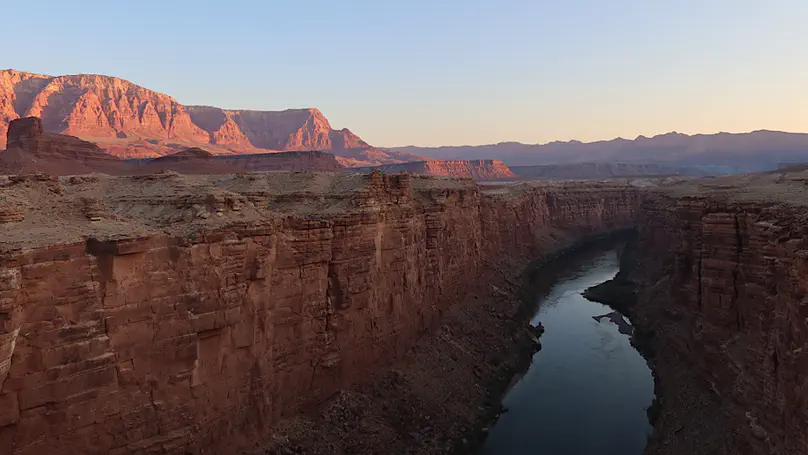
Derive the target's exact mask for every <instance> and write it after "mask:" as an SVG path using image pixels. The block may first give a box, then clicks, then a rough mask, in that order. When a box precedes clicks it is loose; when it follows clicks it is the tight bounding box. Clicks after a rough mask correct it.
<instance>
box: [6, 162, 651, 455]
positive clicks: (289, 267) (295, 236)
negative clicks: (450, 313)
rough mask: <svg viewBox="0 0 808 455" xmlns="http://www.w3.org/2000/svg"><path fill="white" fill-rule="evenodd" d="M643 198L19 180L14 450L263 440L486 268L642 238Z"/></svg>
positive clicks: (249, 181) (356, 184)
mask: <svg viewBox="0 0 808 455" xmlns="http://www.w3.org/2000/svg"><path fill="white" fill-rule="evenodd" d="M639 197H640V196H639V194H638V193H637V192H636V191H635V190H633V189H631V188H629V187H619V188H618V187H615V186H600V187H598V186H589V187H586V188H576V187H574V186H573V187H567V186H563V185H559V186H554V187H551V188H540V187H535V186H525V185H522V186H518V187H492V188H486V189H485V191H484V192H481V190H480V188H479V187H478V186H477V185H476V184H474V183H473V182H472V181H470V180H452V179H434V178H423V177H410V176H409V175H406V174H403V175H396V176H384V175H382V174H378V173H374V174H372V175H370V176H367V175H356V174H342V175H328V174H294V173H293V174H268V175H260V174H253V175H241V176H227V177H194V178H190V177H183V176H177V175H172V174H164V175H154V176H146V177H133V178H106V177H71V178H64V179H62V180H56V179H41V178H40V179H37V178H24V177H17V178H14V180H12V181H9V182H7V183H6V184H4V185H0V215H2V214H6V215H7V216H0V237H2V238H3V243H2V244H1V245H2V255H0V316H2V317H0V385H2V389H1V390H0V404H2V405H1V406H0V447H4V448H7V449H8V453H12V454H14V455H23V454H25V455H28V454H39V453H104V454H106V453H228V452H230V451H232V450H234V449H235V448H237V447H245V446H249V445H251V444H253V443H255V442H259V441H261V440H264V438H266V437H267V431H268V428H269V427H270V426H271V425H272V424H273V423H275V422H277V421H278V419H280V418H281V417H283V416H288V415H291V414H294V413H295V412H297V411H298V410H299V409H301V407H303V406H305V405H307V404H312V403H319V402H322V401H323V400H325V399H326V398H327V397H329V396H331V395H332V394H333V393H334V392H335V391H336V390H338V389H339V388H342V387H346V386H348V385H350V384H351V383H353V382H355V381H357V380H360V379H362V378H364V377H366V376H367V375H368V374H369V373H372V372H373V371H376V370H378V369H379V368H380V366H382V365H386V364H389V363H390V362H392V361H394V360H396V359H400V358H401V357H402V356H403V354H404V353H405V352H406V351H407V350H408V349H409V347H410V346H412V345H413V343H414V342H415V341H416V340H417V339H418V338H419V337H420V336H421V335H422V334H423V333H425V332H426V331H429V330H430V328H431V327H432V326H433V325H434V323H435V322H436V321H438V320H439V319H440V317H441V315H442V314H443V313H444V312H445V311H446V310H447V309H448V308H449V307H450V306H452V305H453V304H454V303H456V302H458V301H459V300H458V299H459V298H460V296H462V295H463V293H464V290H465V289H466V288H467V283H468V282H469V280H474V279H475V278H474V277H476V276H478V272H479V271H480V269H481V267H482V265H483V263H484V262H485V261H486V260H488V256H489V255H496V256H497V257H503V256H506V257H516V256H529V255H531V254H535V255H540V254H543V253H544V252H546V251H547V250H548V249H550V248H551V247H557V246H559V245H561V244H563V243H564V242H565V241H571V240H574V239H575V238H576V237H579V236H580V235H582V234H584V233H595V232H599V231H605V230H610V229H613V228H617V227H626V226H630V225H632V224H633V221H634V210H635V208H636V206H637V205H638V200H639ZM525 210H527V211H528V212H525ZM534 211H535V213H533V212H534ZM32 233H35V234H36V235H31V234H32ZM556 237H557V238H556ZM558 238H560V239H561V240H558ZM526 247H527V249H526Z"/></svg>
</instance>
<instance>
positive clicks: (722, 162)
mask: <svg viewBox="0 0 808 455" xmlns="http://www.w3.org/2000/svg"><path fill="white" fill-rule="evenodd" d="M389 150H391V151H394V152H406V153H414V154H418V155H424V156H428V157H431V158H435V159H443V160H456V159H482V158H490V157H496V158H497V159H500V160H502V161H504V162H505V163H506V164H508V165H509V166H529V165H544V164H563V163H584V162H601V163H606V162H622V163H642V164H659V165H668V166H701V167H706V168H714V169H721V170H722V173H725V172H731V171H734V172H739V171H757V170H769V169H775V168H777V165H778V163H781V162H800V161H808V134H804V133H784V132H779V131H767V130H760V131H754V132H751V133H717V134H695V135H687V134H681V133H675V132H674V133H667V134H661V135H658V136H654V137H651V138H647V137H645V136H639V137H637V138H636V139H634V140H628V139H622V138H618V139H613V140H610V141H598V142H589V143H584V142H580V141H569V142H551V143H548V144H541V145H540V144H522V143H519V142H502V143H498V144H490V145H480V146H448V147H415V146H408V147H393V148H390V149H389Z"/></svg>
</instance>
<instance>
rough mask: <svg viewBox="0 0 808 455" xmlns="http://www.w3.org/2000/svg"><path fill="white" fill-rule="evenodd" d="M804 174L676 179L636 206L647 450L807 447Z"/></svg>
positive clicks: (794, 449)
mask: <svg viewBox="0 0 808 455" xmlns="http://www.w3.org/2000/svg"><path fill="white" fill-rule="evenodd" d="M806 181H808V177H806V173H805V172H802V173H793V174H769V175H758V176H747V177H740V178H733V179H723V180H721V179H717V180H714V181H713V182H714V183H709V182H710V181H706V182H705V183H702V184H685V185H683V186H682V187H681V188H674V189H673V190H672V191H670V192H668V193H665V194H659V195H657V196H655V197H652V198H651V199H649V201H648V202H647V203H646V205H645V206H644V208H643V210H642V211H641V218H640V222H639V225H640V235H639V248H638V252H639V254H640V256H641V262H640V265H641V267H640V273H639V275H640V276H641V280H640V281H641V282H642V283H643V293H642V294H641V298H640V299H639V302H638V304H637V308H636V311H637V317H638V321H637V325H638V326H640V327H642V328H643V329H644V330H645V331H646V332H648V333H649V334H651V335H652V338H651V339H652V345H653V347H654V349H655V351H656V358H655V370H656V375H657V379H658V384H657V387H658V390H657V392H658V395H659V397H660V399H661V414H660V416H659V419H658V422H657V425H656V427H657V432H656V434H655V436H654V438H653V439H652V440H651V443H650V444H649V447H648V451H647V452H648V453H649V454H681V453H691V454H708V453H709V454H769V453H772V454H775V453H777V454H800V453H808V437H806V434H808V433H806V429H808V416H806V414H805V412H804V410H805V409H806V406H808V392H807V391H806V388H805V386H804V383H805V380H804V376H805V375H804V373H805V368H806V365H808V351H806V345H808V331H807V330H806V327H805V320H806V319H805V318H806V316H808V313H806V310H805V296H806V294H808V282H806V280H805V276H806V274H808V240H806V239H808V237H806V234H808V232H806V225H805V222H804V218H805V210H806V209H805V205H804V200H803V199H804V196H802V194H804V189H803V188H804V185H805V182H806Z"/></svg>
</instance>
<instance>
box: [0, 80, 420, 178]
mask: <svg viewBox="0 0 808 455" xmlns="http://www.w3.org/2000/svg"><path fill="white" fill-rule="evenodd" d="M22 117H39V118H41V119H42V121H43V124H44V128H45V131H46V132H47V133H56V134H64V135H69V136H76V137H80V138H83V139H86V140H89V141H92V142H95V143H97V144H98V145H99V146H101V148H103V149H104V150H105V151H106V152H107V153H109V154H111V155H115V156H118V157H120V158H130V159H138V158H150V157H157V156H162V155H168V154H171V153H175V152H178V151H181V150H183V149H185V148H188V147H202V148H205V149H209V150H211V151H213V152H214V153H216V154H232V153H253V152H259V153H266V152H272V151H311V150H320V151H329V152H332V153H334V154H335V155H338V156H339V157H340V159H341V160H344V164H345V165H348V166H358V165H364V166H371V165H378V164H384V163H399V162H403V161H411V160H412V159H421V158H423V157H417V156H415V155H413V154H411V153H398V152H390V151H385V150H381V149H379V148H376V147H373V146H372V145H370V144H368V143H367V142H365V141H363V140H362V139H361V138H360V137H359V136H357V135H356V134H354V133H352V132H351V131H350V130H348V129H347V128H343V129H334V128H332V127H331V124H330V123H329V121H328V119H327V118H326V117H325V116H324V115H323V113H322V112H320V111H319V110H318V109H287V110H284V111H248V110H227V109H220V108H217V107H209V106H184V105H182V104H180V103H179V102H177V100H175V99H174V98H172V97H171V96H168V95H165V94H162V93H158V92H154V91H152V90H149V89H147V88H145V87H142V86H139V85H137V84H134V83H132V82H129V81H126V80H123V79H120V78H116V77H110V76H104V75H99V74H75V75H65V76H48V75H43V74H34V73H28V72H25V71H16V70H0V150H2V149H3V148H5V139H6V131H7V129H8V125H9V123H10V122H11V121H13V120H15V119H18V118H22Z"/></svg>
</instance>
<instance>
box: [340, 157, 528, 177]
mask: <svg viewBox="0 0 808 455" xmlns="http://www.w3.org/2000/svg"><path fill="white" fill-rule="evenodd" d="M374 169H378V170H380V171H382V172H387V173H396V172H410V173H412V174H423V175H436V176H441V177H461V178H472V179H475V180H514V179H516V175H515V174H514V173H513V172H511V170H510V169H509V168H508V166H507V165H505V163H503V162H502V161H500V160H452V161H441V160H427V161H414V162H409V163H400V164H386V165H383V166H377V167H368V168H358V169H356V170H357V171H359V172H369V171H372V170H374Z"/></svg>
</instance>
